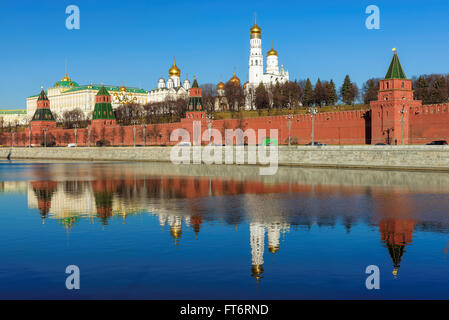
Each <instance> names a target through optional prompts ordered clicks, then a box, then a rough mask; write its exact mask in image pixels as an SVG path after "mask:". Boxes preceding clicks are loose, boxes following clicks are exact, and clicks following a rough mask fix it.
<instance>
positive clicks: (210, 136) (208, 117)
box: [206, 114, 214, 143]
mask: <svg viewBox="0 0 449 320" xmlns="http://www.w3.org/2000/svg"><path fill="white" fill-rule="evenodd" d="M206 118H207V128H208V130H209V143H210V142H211V141H210V140H211V138H212V121H213V120H214V116H213V115H212V114H208V115H206Z"/></svg>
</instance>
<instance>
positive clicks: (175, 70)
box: [168, 59, 181, 77]
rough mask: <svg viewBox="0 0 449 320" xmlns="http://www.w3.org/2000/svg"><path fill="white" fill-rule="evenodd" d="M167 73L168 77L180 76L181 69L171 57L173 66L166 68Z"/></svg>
mask: <svg viewBox="0 0 449 320" xmlns="http://www.w3.org/2000/svg"><path fill="white" fill-rule="evenodd" d="M168 75H169V76H170V77H180V76H181V70H179V68H178V67H177V66H176V61H175V60H174V59H173V66H172V67H171V68H170V70H168Z"/></svg>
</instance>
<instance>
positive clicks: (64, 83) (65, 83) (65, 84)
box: [55, 81, 79, 88]
mask: <svg viewBox="0 0 449 320" xmlns="http://www.w3.org/2000/svg"><path fill="white" fill-rule="evenodd" d="M55 87H69V88H72V87H79V84H78V83H76V82H75V81H58V82H56V83H55Z"/></svg>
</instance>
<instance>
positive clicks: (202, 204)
mask: <svg viewBox="0 0 449 320" xmlns="http://www.w3.org/2000/svg"><path fill="white" fill-rule="evenodd" d="M258 172H259V170H258V168H255V167H244V166H242V167H239V166H188V167H187V166H175V165H171V164H154V163H88V162H26V161H17V162H0V218H1V223H0V259H1V264H0V298H1V299H12V298H27V299H28V298H30V299H31V298H38V299H53V298H57V299H118V298H122V299H123V298H124V299H132V298H139V299H409V298H411V299H415V298H423V299H427V298H428V299H448V298H449V290H448V285H449V272H448V271H449V257H448V249H449V174H447V173H417V172H393V171H363V170H333V169H332V170H331V169H303V168H288V167H285V168H280V169H279V171H278V174H277V175H275V176H271V177H262V176H259V174H258ZM68 265H76V266H78V267H79V268H80V272H81V282H80V285H81V289H80V290H72V291H69V290H67V289H66V287H65V281H66V277H67V276H68V275H67V274H66V273H65V269H66V267H67V266H68ZM369 265H376V266H378V267H379V270H380V289H379V290H367V288H366V286H365V280H366V278H367V277H368V274H366V273H365V269H366V267H367V266H369Z"/></svg>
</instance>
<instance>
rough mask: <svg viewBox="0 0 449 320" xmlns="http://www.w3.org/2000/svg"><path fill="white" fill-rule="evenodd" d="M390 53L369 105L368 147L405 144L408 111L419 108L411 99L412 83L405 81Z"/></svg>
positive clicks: (397, 61) (406, 139) (418, 104)
mask: <svg viewBox="0 0 449 320" xmlns="http://www.w3.org/2000/svg"><path fill="white" fill-rule="evenodd" d="M393 50H394V55H393V59H392V60H391V63H390V67H389V68H388V72H387V74H386V76H385V79H383V80H380V81H379V94H378V100H377V101H372V102H371V130H372V132H371V143H372V144H376V143H386V144H403V143H404V144H408V143H409V141H410V132H409V127H410V123H409V116H410V110H411V108H412V107H416V106H421V105H422V102H421V101H419V100H413V89H412V80H410V79H407V78H406V76H405V73H404V70H403V69H402V66H401V63H400V62H399V57H398V55H397V52H396V49H393Z"/></svg>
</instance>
